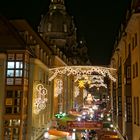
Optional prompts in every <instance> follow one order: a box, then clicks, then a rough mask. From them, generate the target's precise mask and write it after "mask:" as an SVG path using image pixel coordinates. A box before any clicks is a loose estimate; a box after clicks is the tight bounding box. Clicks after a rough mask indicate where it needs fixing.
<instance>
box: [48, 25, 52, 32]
mask: <svg viewBox="0 0 140 140" xmlns="http://www.w3.org/2000/svg"><path fill="white" fill-rule="evenodd" d="M51 27H52V25H51V23H48V32H51Z"/></svg>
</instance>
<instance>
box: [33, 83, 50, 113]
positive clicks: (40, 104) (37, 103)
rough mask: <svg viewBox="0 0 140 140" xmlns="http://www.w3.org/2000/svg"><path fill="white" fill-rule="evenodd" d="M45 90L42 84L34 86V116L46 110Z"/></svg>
mask: <svg viewBox="0 0 140 140" xmlns="http://www.w3.org/2000/svg"><path fill="white" fill-rule="evenodd" d="M46 95H47V89H46V88H45V87H44V86H43V85H42V84H37V85H36V86H35V91H34V96H33V111H34V113H35V114H39V112H40V111H41V110H43V109H45V108H46V103H47V101H48V99H47V97H46Z"/></svg>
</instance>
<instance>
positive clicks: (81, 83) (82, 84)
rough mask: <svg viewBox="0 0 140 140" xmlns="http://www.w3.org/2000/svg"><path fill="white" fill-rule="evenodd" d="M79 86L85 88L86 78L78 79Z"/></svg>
mask: <svg viewBox="0 0 140 140" xmlns="http://www.w3.org/2000/svg"><path fill="white" fill-rule="evenodd" d="M78 87H79V88H85V81H84V80H78Z"/></svg>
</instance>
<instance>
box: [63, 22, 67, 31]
mask: <svg viewBox="0 0 140 140" xmlns="http://www.w3.org/2000/svg"><path fill="white" fill-rule="evenodd" d="M64 32H67V25H66V24H64Z"/></svg>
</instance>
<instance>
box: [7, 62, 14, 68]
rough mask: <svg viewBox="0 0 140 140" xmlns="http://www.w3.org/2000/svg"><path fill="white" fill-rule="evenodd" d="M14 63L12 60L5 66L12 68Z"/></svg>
mask: <svg viewBox="0 0 140 140" xmlns="http://www.w3.org/2000/svg"><path fill="white" fill-rule="evenodd" d="M14 64H15V63H14V62H8V66H7V67H8V68H11V69H12V68H14Z"/></svg>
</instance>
